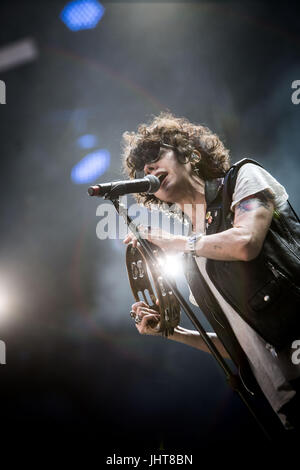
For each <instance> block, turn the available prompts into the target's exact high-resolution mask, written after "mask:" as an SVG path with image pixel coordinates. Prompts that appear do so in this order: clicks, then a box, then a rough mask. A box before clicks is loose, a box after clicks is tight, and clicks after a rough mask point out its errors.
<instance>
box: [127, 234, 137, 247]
mask: <svg viewBox="0 0 300 470" xmlns="http://www.w3.org/2000/svg"><path fill="white" fill-rule="evenodd" d="M131 242H132V245H133V246H134V247H135V248H136V246H137V243H138V241H137V239H136V238H135V236H134V235H133V234H132V233H131V234H128V235H127V237H125V238H124V240H123V243H124V244H125V245H128V243H131Z"/></svg>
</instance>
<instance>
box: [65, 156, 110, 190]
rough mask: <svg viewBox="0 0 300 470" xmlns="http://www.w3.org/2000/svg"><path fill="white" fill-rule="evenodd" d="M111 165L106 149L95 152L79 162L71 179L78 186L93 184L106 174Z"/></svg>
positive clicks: (73, 170) (72, 172)
mask: <svg viewBox="0 0 300 470" xmlns="http://www.w3.org/2000/svg"><path fill="white" fill-rule="evenodd" d="M109 164H110V153H109V151H108V150H106V149H99V150H95V151H94V152H91V153H89V154H88V155H86V156H85V157H84V158H83V159H82V160H80V162H78V163H77V164H76V165H75V166H74V167H73V168H72V171H71V179H72V181H73V182H74V183H76V184H83V183H93V182H94V181H95V179H96V178H98V177H99V176H100V175H102V174H103V173H105V171H106V170H107V169H108V167H109Z"/></svg>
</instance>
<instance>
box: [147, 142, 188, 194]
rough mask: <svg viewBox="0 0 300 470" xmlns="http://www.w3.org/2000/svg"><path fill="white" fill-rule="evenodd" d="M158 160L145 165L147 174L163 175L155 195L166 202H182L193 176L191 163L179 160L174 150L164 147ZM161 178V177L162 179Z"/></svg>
mask: <svg viewBox="0 0 300 470" xmlns="http://www.w3.org/2000/svg"><path fill="white" fill-rule="evenodd" d="M160 155H161V156H160V158H159V160H157V161H156V162H150V163H147V164H146V165H145V166H144V173H145V175H150V174H152V175H154V176H157V177H161V178H162V177H163V181H162V183H161V186H160V188H159V190H158V191H157V192H156V193H155V196H156V197H157V198H159V199H160V200H161V201H164V202H170V203H175V202H180V200H181V199H182V197H183V196H184V194H185V192H186V190H187V188H188V185H189V181H190V178H191V173H192V169H191V164H190V163H186V164H182V163H180V162H178V160H177V158H176V156H175V153H174V151H173V150H166V149H162V150H161V153H160ZM161 178H160V179H161Z"/></svg>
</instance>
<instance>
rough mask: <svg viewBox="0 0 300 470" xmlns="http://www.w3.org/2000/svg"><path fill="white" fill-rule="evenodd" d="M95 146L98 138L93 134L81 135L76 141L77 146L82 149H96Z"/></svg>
mask: <svg viewBox="0 0 300 470" xmlns="http://www.w3.org/2000/svg"><path fill="white" fill-rule="evenodd" d="M97 144H98V138H97V136H96V135H93V134H85V135H81V136H80V137H78V139H77V145H78V147H80V148H82V149H91V148H93V147H96V145H97Z"/></svg>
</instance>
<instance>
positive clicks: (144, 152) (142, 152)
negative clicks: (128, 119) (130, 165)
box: [135, 142, 176, 179]
mask: <svg viewBox="0 0 300 470" xmlns="http://www.w3.org/2000/svg"><path fill="white" fill-rule="evenodd" d="M161 148H167V149H171V150H176V147H174V146H173V145H169V144H165V143H161V142H153V144H152V145H151V148H149V146H147V148H146V149H143V147H141V148H140V149H139V150H138V151H137V154H138V155H139V158H138V159H137V160H136V163H135V178H136V179H137V178H144V176H145V172H144V167H145V165H147V164H148V163H155V162H158V160H160V158H161V157H162V155H161V154H160V149H161Z"/></svg>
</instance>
